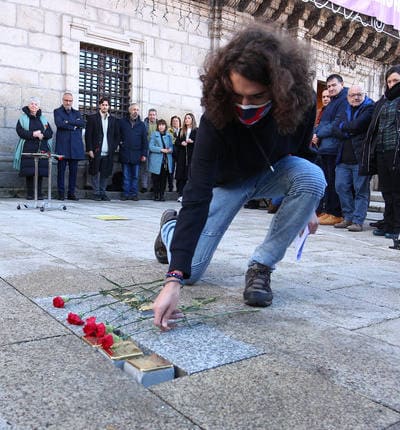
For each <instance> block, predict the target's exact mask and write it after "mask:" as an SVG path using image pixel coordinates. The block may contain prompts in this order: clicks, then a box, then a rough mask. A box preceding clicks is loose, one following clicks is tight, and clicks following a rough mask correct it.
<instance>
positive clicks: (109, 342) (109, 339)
mask: <svg viewBox="0 0 400 430" xmlns="http://www.w3.org/2000/svg"><path fill="white" fill-rule="evenodd" d="M113 344H114V338H113V336H112V334H107V335H106V336H104V337H103V338H102V339H101V346H102V347H103V348H104V349H109V348H111V347H112V346H113Z"/></svg>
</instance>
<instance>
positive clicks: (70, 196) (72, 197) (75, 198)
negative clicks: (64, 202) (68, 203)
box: [67, 194, 79, 201]
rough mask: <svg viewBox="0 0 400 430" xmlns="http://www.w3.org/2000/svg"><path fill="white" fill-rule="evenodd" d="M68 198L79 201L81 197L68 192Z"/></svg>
mask: <svg viewBox="0 0 400 430" xmlns="http://www.w3.org/2000/svg"><path fill="white" fill-rule="evenodd" d="M67 199H68V200H75V201H78V200H79V199H78V197H76V195H75V194H68V197H67Z"/></svg>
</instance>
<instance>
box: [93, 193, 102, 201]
mask: <svg viewBox="0 0 400 430" xmlns="http://www.w3.org/2000/svg"><path fill="white" fill-rule="evenodd" d="M93 200H94V201H95V202H101V195H100V194H93Z"/></svg>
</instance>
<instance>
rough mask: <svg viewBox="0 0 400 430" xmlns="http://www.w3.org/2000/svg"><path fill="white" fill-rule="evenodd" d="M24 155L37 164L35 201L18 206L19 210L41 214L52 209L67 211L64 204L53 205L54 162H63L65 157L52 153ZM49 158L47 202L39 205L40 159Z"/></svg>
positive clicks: (26, 153)
mask: <svg viewBox="0 0 400 430" xmlns="http://www.w3.org/2000/svg"><path fill="white" fill-rule="evenodd" d="M22 155H24V156H26V157H32V158H33V159H34V163H35V176H34V199H33V202H32V203H28V202H27V203H22V204H20V203H19V204H18V205H17V209H18V210H19V209H22V208H23V207H24V208H25V209H39V210H40V212H44V211H45V210H52V209H62V210H64V211H65V210H66V209H67V207H66V206H65V205H64V204H57V205H56V206H52V203H51V172H52V161H53V158H54V159H55V160H62V159H63V155H59V154H52V153H50V152H24V153H22ZM41 158H47V159H48V163H49V173H48V174H49V177H48V181H47V200H43V202H41V203H39V201H38V181H39V159H41Z"/></svg>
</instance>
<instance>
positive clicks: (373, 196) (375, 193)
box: [370, 191, 383, 202]
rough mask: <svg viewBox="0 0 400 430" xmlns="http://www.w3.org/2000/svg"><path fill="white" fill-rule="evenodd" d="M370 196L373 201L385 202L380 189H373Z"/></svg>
mask: <svg viewBox="0 0 400 430" xmlns="http://www.w3.org/2000/svg"><path fill="white" fill-rule="evenodd" d="M370 196H371V197H370V201H371V202H383V197H382V193H381V192H380V191H371V194H370Z"/></svg>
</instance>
